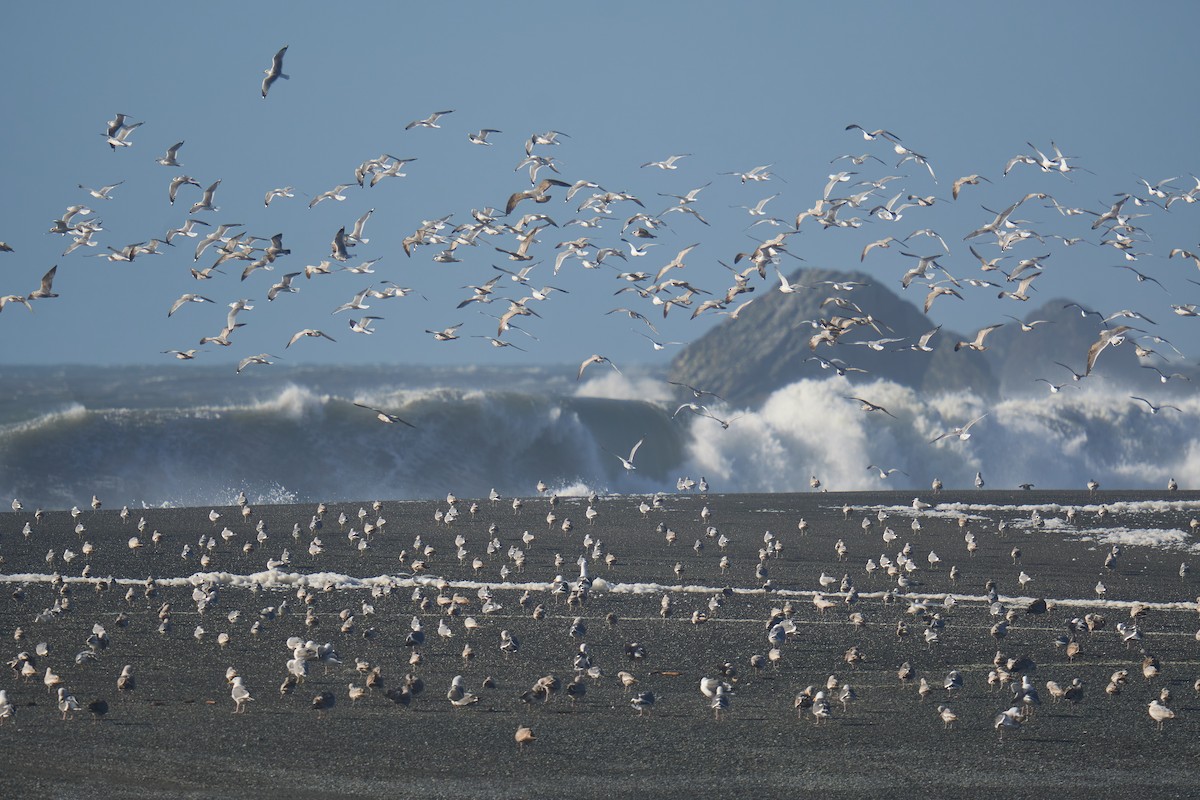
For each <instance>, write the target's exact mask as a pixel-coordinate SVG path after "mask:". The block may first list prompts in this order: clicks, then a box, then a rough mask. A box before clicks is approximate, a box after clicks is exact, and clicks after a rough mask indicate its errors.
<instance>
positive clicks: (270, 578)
mask: <svg viewBox="0 0 1200 800" xmlns="http://www.w3.org/2000/svg"><path fill="white" fill-rule="evenodd" d="M58 582H63V583H74V584H80V585H85V586H95V585H97V584H98V583H109V584H116V585H119V586H146V585H148V584H149V583H153V585H154V586H156V587H161V588H171V587H189V586H191V587H196V586H205V585H208V586H223V587H228V588H234V589H258V590H263V591H271V590H290V589H297V588H300V587H304V588H306V589H317V590H325V589H326V588H332V589H336V590H345V591H356V590H357V591H376V590H383V591H391V590H395V589H415V588H429V589H437V590H438V591H442V590H446V589H460V590H475V591H477V592H524V591H530V592H551V593H553V592H560V591H570V589H571V588H573V587H574V586H575V585H576V584H577V583H578V579H577V578H576V579H568V578H564V577H562V576H558V577H556V578H555V579H554V580H553V581H524V582H520V581H474V580H448V579H446V578H442V577H440V576H437V575H428V574H412V573H398V574H395V575H376V576H371V577H364V578H357V577H354V576H351V575H345V574H342V573H337V572H312V573H301V572H283V571H281V570H278V569H274V570H267V571H264V572H255V573H250V574H245V575H242V574H236V573H230V572H196V573H193V574H191V575H186V576H179V577H172V578H153V577H150V578H113V577H107V578H104V577H87V578H83V577H75V576H63V575H58V574H46V573H19V574H12V575H2V574H0V583H9V584H34V583H58ZM590 591H592V592H596V593H606V594H621V595H654V594H702V595H713V594H734V595H743V596H757V597H777V598H780V599H783V600H788V599H807V600H812V599H813V598H814V597H816V596H818V595H820V596H822V597H827V598H829V599H840V600H844V599H845V597H846V595H845V593H843V592H819V591H812V590H805V589H777V588H770V589H768V588H764V587H761V586H756V587H735V586H705V585H701V584H664V583H619V582H610V581H608V580H606V579H605V578H600V577H597V578H593V579H590ZM888 594H889V592H882V591H872V592H859V593H858V597H859V598H861V599H864V600H883V598H884V597H885V596H886V595H888ZM947 598H953V601H954V602H956V603H980V604H988V603H990V602H991V600H990V598H988V597H987V596H986V595H975V594H957V593H955V592H941V593H921V592H911V591H910V592H906V593H904V594H898V595H895V596H894V599H895V601H896V602H908V603H912V602H921V603H944V602H945V601H946V599H947ZM1036 599H1039V598H1033V597H1024V596H1019V595H1000V596H999V597H998V600H999V602H1001V603H1003V604H1005V605H1011V606H1016V607H1018V608H1019V607H1023V606H1028V605H1029V604H1031V603H1033V602H1034V600H1036ZM1040 599H1043V600H1045V602H1046V603H1047V605H1053V606H1059V607H1064V608H1096V609H1099V608H1108V609H1125V610H1129V609H1133V608H1144V609H1146V610H1151V611H1189V612H1192V613H1195V612H1197V611H1200V602H1197V601H1196V600H1179V601H1165V602H1164V601H1150V600H1103V599H1099V598H1061V599H1051V598H1040Z"/></svg>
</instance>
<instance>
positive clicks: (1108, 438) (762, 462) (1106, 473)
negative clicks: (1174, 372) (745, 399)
mask: <svg viewBox="0 0 1200 800" xmlns="http://www.w3.org/2000/svg"><path fill="white" fill-rule="evenodd" d="M848 396H856V397H862V398H865V399H867V400H869V401H871V402H872V403H875V404H877V405H881V406H883V407H885V408H886V409H887V410H888V411H889V412H890V413H891V414H893V415H894V416H895V417H896V418H898V419H893V418H892V417H888V416H886V415H885V414H883V412H879V411H876V412H864V411H861V410H860V409H859V405H858V404H857V403H855V402H854V401H851V400H848V399H846V398H847V397H848ZM1172 402H1173V404H1176V405H1178V406H1179V407H1180V408H1181V409H1182V413H1180V412H1174V411H1169V410H1168V411H1166V412H1164V413H1161V414H1157V415H1151V414H1148V413H1146V412H1145V410H1144V407H1143V406H1142V405H1141V404H1139V403H1137V402H1136V401H1133V400H1130V399H1129V397H1128V396H1127V395H1126V394H1124V393H1113V392H1106V391H1101V390H1098V389H1093V390H1086V391H1076V392H1071V393H1069V396H1068V395H1065V394H1061V395H1053V396H1043V395H1040V394H1038V395H1029V396H1024V397H1015V398H1009V399H1005V400H1002V401H999V402H996V403H991V402H989V401H985V400H984V399H983V398H981V397H980V396H978V395H976V394H974V393H972V392H969V391H964V392H954V393H946V394H941V395H937V396H934V397H931V398H924V397H921V396H920V395H918V394H916V393H915V392H914V391H912V390H911V389H909V388H907V387H904V386H900V385H898V384H895V383H892V382H889V381H883V380H877V381H873V382H868V383H858V384H853V385H852V384H851V383H850V382H849V381H847V380H846V379H845V378H841V377H831V378H826V379H820V380H817V379H805V380H801V381H797V382H796V383H793V384H791V385H789V386H786V387H784V388H781V389H779V390H777V391H775V392H774V393H772V394H771V395H770V397H769V398H768V399H767V400H766V401H765V402H764V403H763V404H762V406H761V407H760V408H759V409H757V410H745V409H729V408H726V407H724V406H721V407H719V409H718V410H719V413H718V416H722V417H723V418H729V417H738V418H737V419H736V421H735V422H734V423H733V424H731V425H730V428H729V430H722V429H721V428H720V426H719V425H717V424H716V423H715V422H713V421H712V420H707V419H704V418H695V419H692V420H690V423H689V431H690V433H691V435H692V439H691V442H690V443H689V446H688V458H687V461H686V463H685V464H683V465H681V470H682V471H684V472H689V471H690V472H692V473H699V474H707V475H708V476H709V477H710V479H712V478H713V477H714V476H715V477H716V479H718V480H719V481H720V482H721V483H720V485H721V486H722V487H723V489H725V490H727V491H774V492H781V491H807V489H808V478H809V476H810V475H817V476H818V477H820V478H821V481H822V483H823V484H824V486H825V487H826V488H827V489H830V490H832V491H860V490H868V489H887V488H892V489H899V488H913V489H916V490H918V491H919V490H928V487H929V484H930V481H931V480H932V478H934V477H939V478H941V479H942V480H943V482H944V483H945V484H946V486H948V487H954V486H959V487H970V486H971V485H972V483H973V480H974V477H975V473H976V472H977V471H978V472H982V473H983V475H984V479H985V480H986V481H987V486H988V487H989V488H999V487H1006V488H1015V487H1016V486H1017V485H1019V484H1022V483H1026V482H1029V483H1033V484H1035V485H1036V486H1039V487H1047V488H1050V487H1063V486H1068V487H1080V488H1082V487H1083V486H1084V485H1085V484H1086V483H1087V482H1088V481H1089V480H1091V479H1096V480H1098V481H1100V483H1101V485H1106V486H1122V487H1127V488H1163V487H1164V486H1165V485H1166V482H1167V479H1168V478H1171V477H1173V478H1175V479H1176V480H1177V481H1179V483H1180V485H1181V486H1185V487H1187V486H1198V485H1200V397H1187V398H1173V400H1172ZM672 410H673V409H672ZM984 412H987V416H986V417H985V418H984V419H983V420H982V421H981V422H980V423H978V424H977V425H976V426H974V427H973V428H972V429H971V437H970V438H969V439H968V440H966V441H962V440H961V439H959V438H958V437H956V436H952V437H947V438H946V439H943V440H941V441H940V442H937V443H934V444H931V443H930V441H929V440H930V439H932V438H934V437H935V436H937V435H939V434H941V433H945V432H946V431H949V430H952V429H954V428H956V427H959V426H961V425H963V424H965V423H966V422H968V421H969V420H971V419H974V418H976V417H978V416H980V415H982V414H983V413H984ZM685 413H686V412H685ZM739 415H740V416H739ZM868 464H876V465H879V466H881V467H884V468H891V467H897V468H899V469H900V470H903V471H904V472H906V473H908V475H907V476H906V475H903V474H901V473H899V472H897V473H893V474H892V475H891V476H890V477H888V478H887V479H886V480H884V479H880V478H879V474H878V472H874V471H868V470H867V465H868Z"/></svg>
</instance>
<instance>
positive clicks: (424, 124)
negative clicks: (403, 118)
mask: <svg viewBox="0 0 1200 800" xmlns="http://www.w3.org/2000/svg"><path fill="white" fill-rule="evenodd" d="M453 113H454V109H450V110H449V111H435V112H433V113H432V114H430V115H429V116H428V117H426V118H425V119H415V120H413V121H412V122H410V123H408V124H407V125H405V126H404V130H406V131H407V130H410V129H412V128H440V127H442V126H441V125H438V124H437V121H438V118H439V117H444V116H446V115H447V114H453ZM497 133H499V131H497Z"/></svg>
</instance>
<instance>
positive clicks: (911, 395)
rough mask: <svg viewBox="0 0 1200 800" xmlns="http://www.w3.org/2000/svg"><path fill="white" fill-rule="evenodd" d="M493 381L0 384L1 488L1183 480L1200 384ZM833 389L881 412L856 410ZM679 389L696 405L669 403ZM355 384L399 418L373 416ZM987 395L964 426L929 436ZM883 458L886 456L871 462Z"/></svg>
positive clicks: (263, 495) (305, 493)
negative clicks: (91, 390) (730, 398)
mask: <svg viewBox="0 0 1200 800" xmlns="http://www.w3.org/2000/svg"><path fill="white" fill-rule="evenodd" d="M601 366H603V365H601ZM593 369H595V367H594V368H593ZM188 380H189V381H191V380H192V379H191V378H189V379H188ZM496 383H497V384H498V385H497V386H494V387H492V388H470V389H468V388H461V386H454V385H450V386H444V385H443V386H420V385H407V386H404V385H400V386H390V387H389V386H383V385H381V384H380V383H378V382H372V381H366V380H364V381H360V382H359V384H358V385H357V386H354V387H352V388H350V389H346V388H345V387H342V388H337V387H333V386H331V385H330V383H328V382H326V383H319V382H318V381H315V380H314V381H311V382H305V381H303V380H301V381H297V380H294V379H293V380H289V381H286V382H283V381H281V382H280V383H279V384H277V385H272V386H270V387H269V388H268V390H267V391H265V392H264V393H263V394H262V396H260V397H258V398H256V399H253V400H246V399H241V400H239V401H238V402H229V401H227V400H226V401H220V402H215V401H214V400H213V398H212V397H211V396H207V395H205V396H204V397H203V400H204V402H201V401H200V399H198V398H200V397H201V395H202V394H203V393H201V392H198V391H189V390H188V389H189V387H190V386H191V384H187V385H184V384H183V383H182V381H181V382H180V385H179V386H177V387H174V388H175V391H172V388H173V387H172V386H171V381H170V379H166V380H165V387H159V388H158V389H156V391H158V394H156V395H154V397H153V398H151V399H152V400H153V401H154V402H149V400H147V399H146V398H145V397H140V398H139V399H138V402H136V403H135V402H130V403H129V404H128V405H124V404H123V405H120V406H118V407H110V408H99V407H92V406H90V405H89V404H88V402H87V401H86V400H82V401H81V400H80V399H79V398H80V397H86V396H87V395H86V392H78V393H77V394H76V395H75V397H74V399H72V400H71V401H69V402H62V403H60V404H59V406H58V408H57V410H51V411H45V408H46V407H47V406H46V405H45V404H43V403H40V402H39V403H38V404H37V406H38V408H37V411H36V413H35V412H34V411H33V410H32V408H31V410H30V412H29V413H25V414H15V413H14V412H13V411H12V409H11V402H10V408H9V412H8V420H9V421H6V422H5V424H3V425H0V496H4V495H8V496H10V497H15V498H20V499H21V500H22V502H23V503H25V504H26V505H27V506H29V507H35V506H42V507H45V508H68V507H70V506H72V505H76V504H80V503H83V502H86V501H88V500H89V499H90V498H91V496H92V494H97V495H99V496H100V497H101V498H102V499H104V501H105V502H106V504H108V505H110V506H112V505H120V504H138V503H146V504H149V505H161V504H163V503H170V504H173V505H221V504H228V503H230V502H232V500H233V498H234V497H235V496H236V495H237V493H238V492H239V491H245V492H246V494H247V496H248V497H249V498H250V500H251V501H252V502H255V503H269V502H309V501H317V500H328V501H337V500H362V499H372V498H377V497H378V498H394V499H421V498H437V497H442V496H444V495H445V494H446V492H448V491H453V492H454V493H455V494H457V495H459V496H460V497H483V496H486V495H487V494H488V492H489V491H490V490H491V489H493V488H495V489H496V490H497V491H499V492H500V493H501V494H503V495H505V496H514V495H522V496H528V495H531V494H533V493H534V492H535V488H534V487H535V486H536V484H537V483H538V481H545V482H546V483H547V484H548V485H549V486H550V488H551V490H553V491H556V492H558V493H560V494H564V495H565V494H571V495H579V494H586V493H588V492H590V491H597V492H621V493H641V492H654V491H675V489H676V481H677V479H678V478H680V477H683V476H689V477H691V478H693V479H699V478H700V477H701V476H703V477H705V478H706V479H707V481H708V483H709V484H710V486H711V487H712V491H715V492H792V491H809V490H810V489H809V481H810V478H811V477H813V476H815V477H817V478H819V479H820V481H821V484H822V487H823V488H826V489H829V490H831V491H856V490H878V489H888V488H892V489H910V488H911V489H918V490H923V489H927V488H928V487H929V484H930V481H931V480H932V479H933V478H935V477H937V478H940V479H941V480H942V481H943V482H944V484H945V485H946V487H947V488H954V487H971V486H973V482H974V479H975V474H976V472H980V473H982V474H983V477H984V480H985V481H986V488H1005V489H1010V488H1015V487H1016V486H1018V485H1019V484H1022V483H1032V484H1034V485H1036V486H1037V487H1038V488H1046V489H1051V488H1071V489H1079V488H1082V487H1083V486H1084V485H1085V484H1086V483H1087V481H1089V480H1096V481H1099V482H1100V484H1101V486H1102V487H1105V488H1118V487H1120V488H1152V489H1162V488H1163V487H1165V485H1166V483H1167V480H1168V479H1169V478H1175V479H1176V480H1177V481H1178V482H1179V485H1180V486H1181V487H1183V488H1191V487H1195V486H1197V485H1200V424H1197V423H1200V399H1191V398H1184V399H1177V400H1175V404H1176V405H1178V407H1179V408H1180V409H1181V410H1180V411H1175V410H1172V409H1163V410H1162V411H1160V412H1159V413H1157V414H1150V413H1149V412H1148V411H1146V409H1145V406H1144V405H1142V404H1140V403H1137V402H1135V401H1132V400H1130V399H1129V398H1128V396H1127V395H1124V394H1107V393H1101V392H1098V391H1090V392H1089V391H1077V392H1072V393H1070V395H1069V396H1067V395H1066V393H1063V394H1061V395H1051V396H1049V397H1045V396H1041V397H1024V398H1012V399H1007V400H1003V401H1000V402H997V403H993V404H989V403H988V402H987V401H985V400H984V399H983V398H982V397H980V396H976V395H974V394H972V393H971V392H960V393H955V394H948V395H942V396H938V397H934V398H923V397H921V396H919V395H918V394H916V393H915V392H913V390H911V389H909V388H906V387H904V386H901V385H898V384H895V383H891V382H887V381H877V382H875V383H867V384H862V383H859V384H856V385H854V386H853V387H851V385H850V384H849V383H848V382H846V381H845V379H843V378H837V377H833V378H828V379H824V380H801V381H798V382H796V383H794V384H791V385H790V386H787V387H785V388H783V389H780V390H778V391H776V392H775V393H774V394H772V395H771V396H770V397H769V398H768V399H767V400H766V401H765V402H764V403H763V404H762V406H761V407H759V408H757V409H737V408H729V407H727V406H725V405H724V404H723V403H721V402H720V401H714V400H712V398H707V399H706V400H696V399H695V398H693V397H692V396H691V395H690V393H685V395H684V396H682V397H681V396H680V395H679V393H678V392H676V391H675V389H674V387H671V386H668V385H667V384H666V383H665V382H663V381H661V380H657V379H653V378H648V377H645V376H633V377H628V376H624V375H620V374H617V373H615V372H613V371H608V372H602V371H597V374H596V375H595V377H594V378H593V379H592V380H590V381H587V382H585V383H583V384H581V385H576V386H572V385H565V386H564V385H560V384H553V383H551V382H547V383H546V384H544V388H542V389H540V390H539V384H538V383H537V382H536V381H534V382H530V381H525V382H523V383H521V384H514V385H512V386H505V385H504V384H503V382H502V381H497V382H496ZM243 391H244V390H243ZM848 396H856V397H862V398H865V399H868V400H870V401H871V402H872V403H875V404H877V405H880V406H883V407H884V408H886V409H887V411H888V412H889V413H890V414H891V415H892V416H888V415H887V414H884V413H883V412H879V411H876V412H864V411H862V410H861V409H860V406H859V404H858V403H857V402H855V401H852V400H848V399H847V397H848ZM166 398H170V400H171V402H167V401H166ZM189 398H190V399H189ZM668 398H675V399H668ZM105 399H111V397H109V396H106V397H105ZM689 402H695V403H696V404H697V410H699V412H700V413H696V410H693V409H689V408H686V407H684V408H680V406H681V405H682V404H684V403H689ZM355 403H362V404H364V405H367V406H371V407H373V408H380V409H384V410H386V411H388V412H389V413H392V414H396V415H398V416H400V417H401V418H402V419H404V420H407V421H409V422H411V423H413V424H414V425H415V426H416V427H415V428H409V427H406V426H404V425H402V424H394V425H385V424H382V423H381V422H379V421H378V420H377V419H376V417H375V415H374V414H372V413H371V412H370V411H367V410H365V409H363V408H359V407H357V406H356V405H355ZM30 405H31V407H32V406H33V405H35V404H34V401H33V400H31V401H30ZM985 413H986V416H985V417H984V418H983V420H982V421H980V422H979V423H977V424H976V425H975V426H973V427H972V428H971V431H970V433H971V436H970V438H969V439H967V440H962V439H960V438H959V437H958V436H950V437H947V438H945V439H942V440H941V441H939V442H936V443H932V444H931V443H930V440H931V439H933V438H934V437H935V436H937V435H938V434H941V433H944V432H946V431H949V430H951V429H953V428H955V427H958V426H962V425H964V424H965V423H966V422H968V421H969V420H971V419H974V418H976V417H979V416H981V415H983V414H985ZM14 418H15V419H14ZM726 425H727V427H725V426H726ZM638 440H644V444H643V445H642V447H641V448H640V449H639V450H638V453H637V456H636V459H635V465H636V467H637V469H635V470H631V471H627V470H625V469H624V468H623V466H622V464H621V462H620V460H619V459H618V458H617V456H618V455H621V456H627V455H628V453H629V450H630V449H631V448H632V447H633V445H634V443H636V442H637V441H638ZM868 465H875V467H876V468H875V469H870V470H869V469H867V467H868ZM880 468H882V469H883V470H890V469H892V468H895V469H896V470H897V471H895V472H892V473H891V474H890V475H889V476H888V477H887V478H881V477H880V474H879V469H880Z"/></svg>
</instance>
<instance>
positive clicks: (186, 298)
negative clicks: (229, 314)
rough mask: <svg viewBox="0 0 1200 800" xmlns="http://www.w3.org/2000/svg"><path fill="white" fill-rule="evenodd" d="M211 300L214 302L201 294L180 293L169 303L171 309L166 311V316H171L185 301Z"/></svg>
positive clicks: (204, 301) (200, 301) (199, 301)
mask: <svg viewBox="0 0 1200 800" xmlns="http://www.w3.org/2000/svg"><path fill="white" fill-rule="evenodd" d="M212 302H215V301H213V300H209V299H208V298H207V297H204V296H203V295H198V294H191V293H188V294H185V295H182V296H181V297H180V298H179V299H178V300H176V301H175V302H174V303H173V304H172V305H171V310H170V311H168V312H167V316H168V317H169V316H171V315H172V314H174V313H175V312H176V311H178V310H179V309H180V308H182V307H183V306H184V305H185V304H187V303H212Z"/></svg>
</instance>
